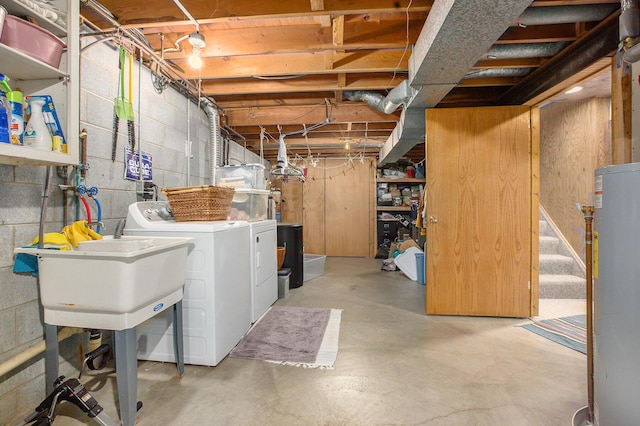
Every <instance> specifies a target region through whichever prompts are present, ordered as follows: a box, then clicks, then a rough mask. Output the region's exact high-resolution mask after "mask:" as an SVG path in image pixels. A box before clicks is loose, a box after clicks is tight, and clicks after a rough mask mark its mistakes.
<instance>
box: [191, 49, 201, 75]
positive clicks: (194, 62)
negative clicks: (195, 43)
mask: <svg viewBox="0 0 640 426" xmlns="http://www.w3.org/2000/svg"><path fill="white" fill-rule="evenodd" d="M189 66H190V67H191V68H195V69H197V70H199V69H200V68H202V58H201V57H200V48H199V47H194V48H193V51H192V52H191V55H189Z"/></svg>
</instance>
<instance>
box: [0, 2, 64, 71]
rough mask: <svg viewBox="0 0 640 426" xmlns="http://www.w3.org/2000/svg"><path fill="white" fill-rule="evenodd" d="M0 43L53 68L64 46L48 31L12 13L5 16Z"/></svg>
mask: <svg viewBox="0 0 640 426" xmlns="http://www.w3.org/2000/svg"><path fill="white" fill-rule="evenodd" d="M0 43H2V44H4V45H7V46H9V47H11V48H13V49H15V50H17V51H19V52H22V53H24V54H25V55H27V56H30V57H32V58H34V59H37V60H39V61H42V62H44V63H45V64H47V65H50V66H52V67H54V68H58V66H59V65H60V58H62V51H63V50H64V48H65V47H66V45H65V44H64V42H63V41H62V40H60V39H59V38H58V37H56V36H55V35H53V34H52V33H50V32H49V31H47V30H45V29H44V28H40V27H38V26H37V25H34V24H32V23H31V22H28V21H25V20H24V19H20V18H18V17H16V16H13V15H7V16H5V19H4V24H3V27H2V35H0Z"/></svg>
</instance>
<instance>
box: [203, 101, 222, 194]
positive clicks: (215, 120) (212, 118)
mask: <svg viewBox="0 0 640 426" xmlns="http://www.w3.org/2000/svg"><path fill="white" fill-rule="evenodd" d="M201 101H202V106H203V108H204V110H205V112H206V113H207V116H208V117H209V148H210V151H211V158H210V159H209V164H210V166H211V167H210V175H209V179H210V181H209V183H210V184H211V185H213V184H215V176H216V167H217V166H221V165H222V161H221V159H220V152H222V131H221V129H220V114H219V113H218V108H216V106H215V105H214V104H213V103H212V102H211V101H209V99H206V98H203V99H202V100H201Z"/></svg>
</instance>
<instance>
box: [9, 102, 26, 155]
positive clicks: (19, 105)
mask: <svg viewBox="0 0 640 426" xmlns="http://www.w3.org/2000/svg"><path fill="white" fill-rule="evenodd" d="M7 99H9V103H10V104H11V143H12V144H14V145H22V143H23V139H22V138H23V134H24V115H23V110H24V106H23V100H22V92H20V91H19V90H12V91H11V92H7Z"/></svg>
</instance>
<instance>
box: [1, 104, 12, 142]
mask: <svg viewBox="0 0 640 426" xmlns="http://www.w3.org/2000/svg"><path fill="white" fill-rule="evenodd" d="M10 108H11V107H10V105H9V101H8V100H7V98H6V97H5V95H4V93H3V92H0V143H11V134H10V133H9V126H10V125H11V110H10Z"/></svg>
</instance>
